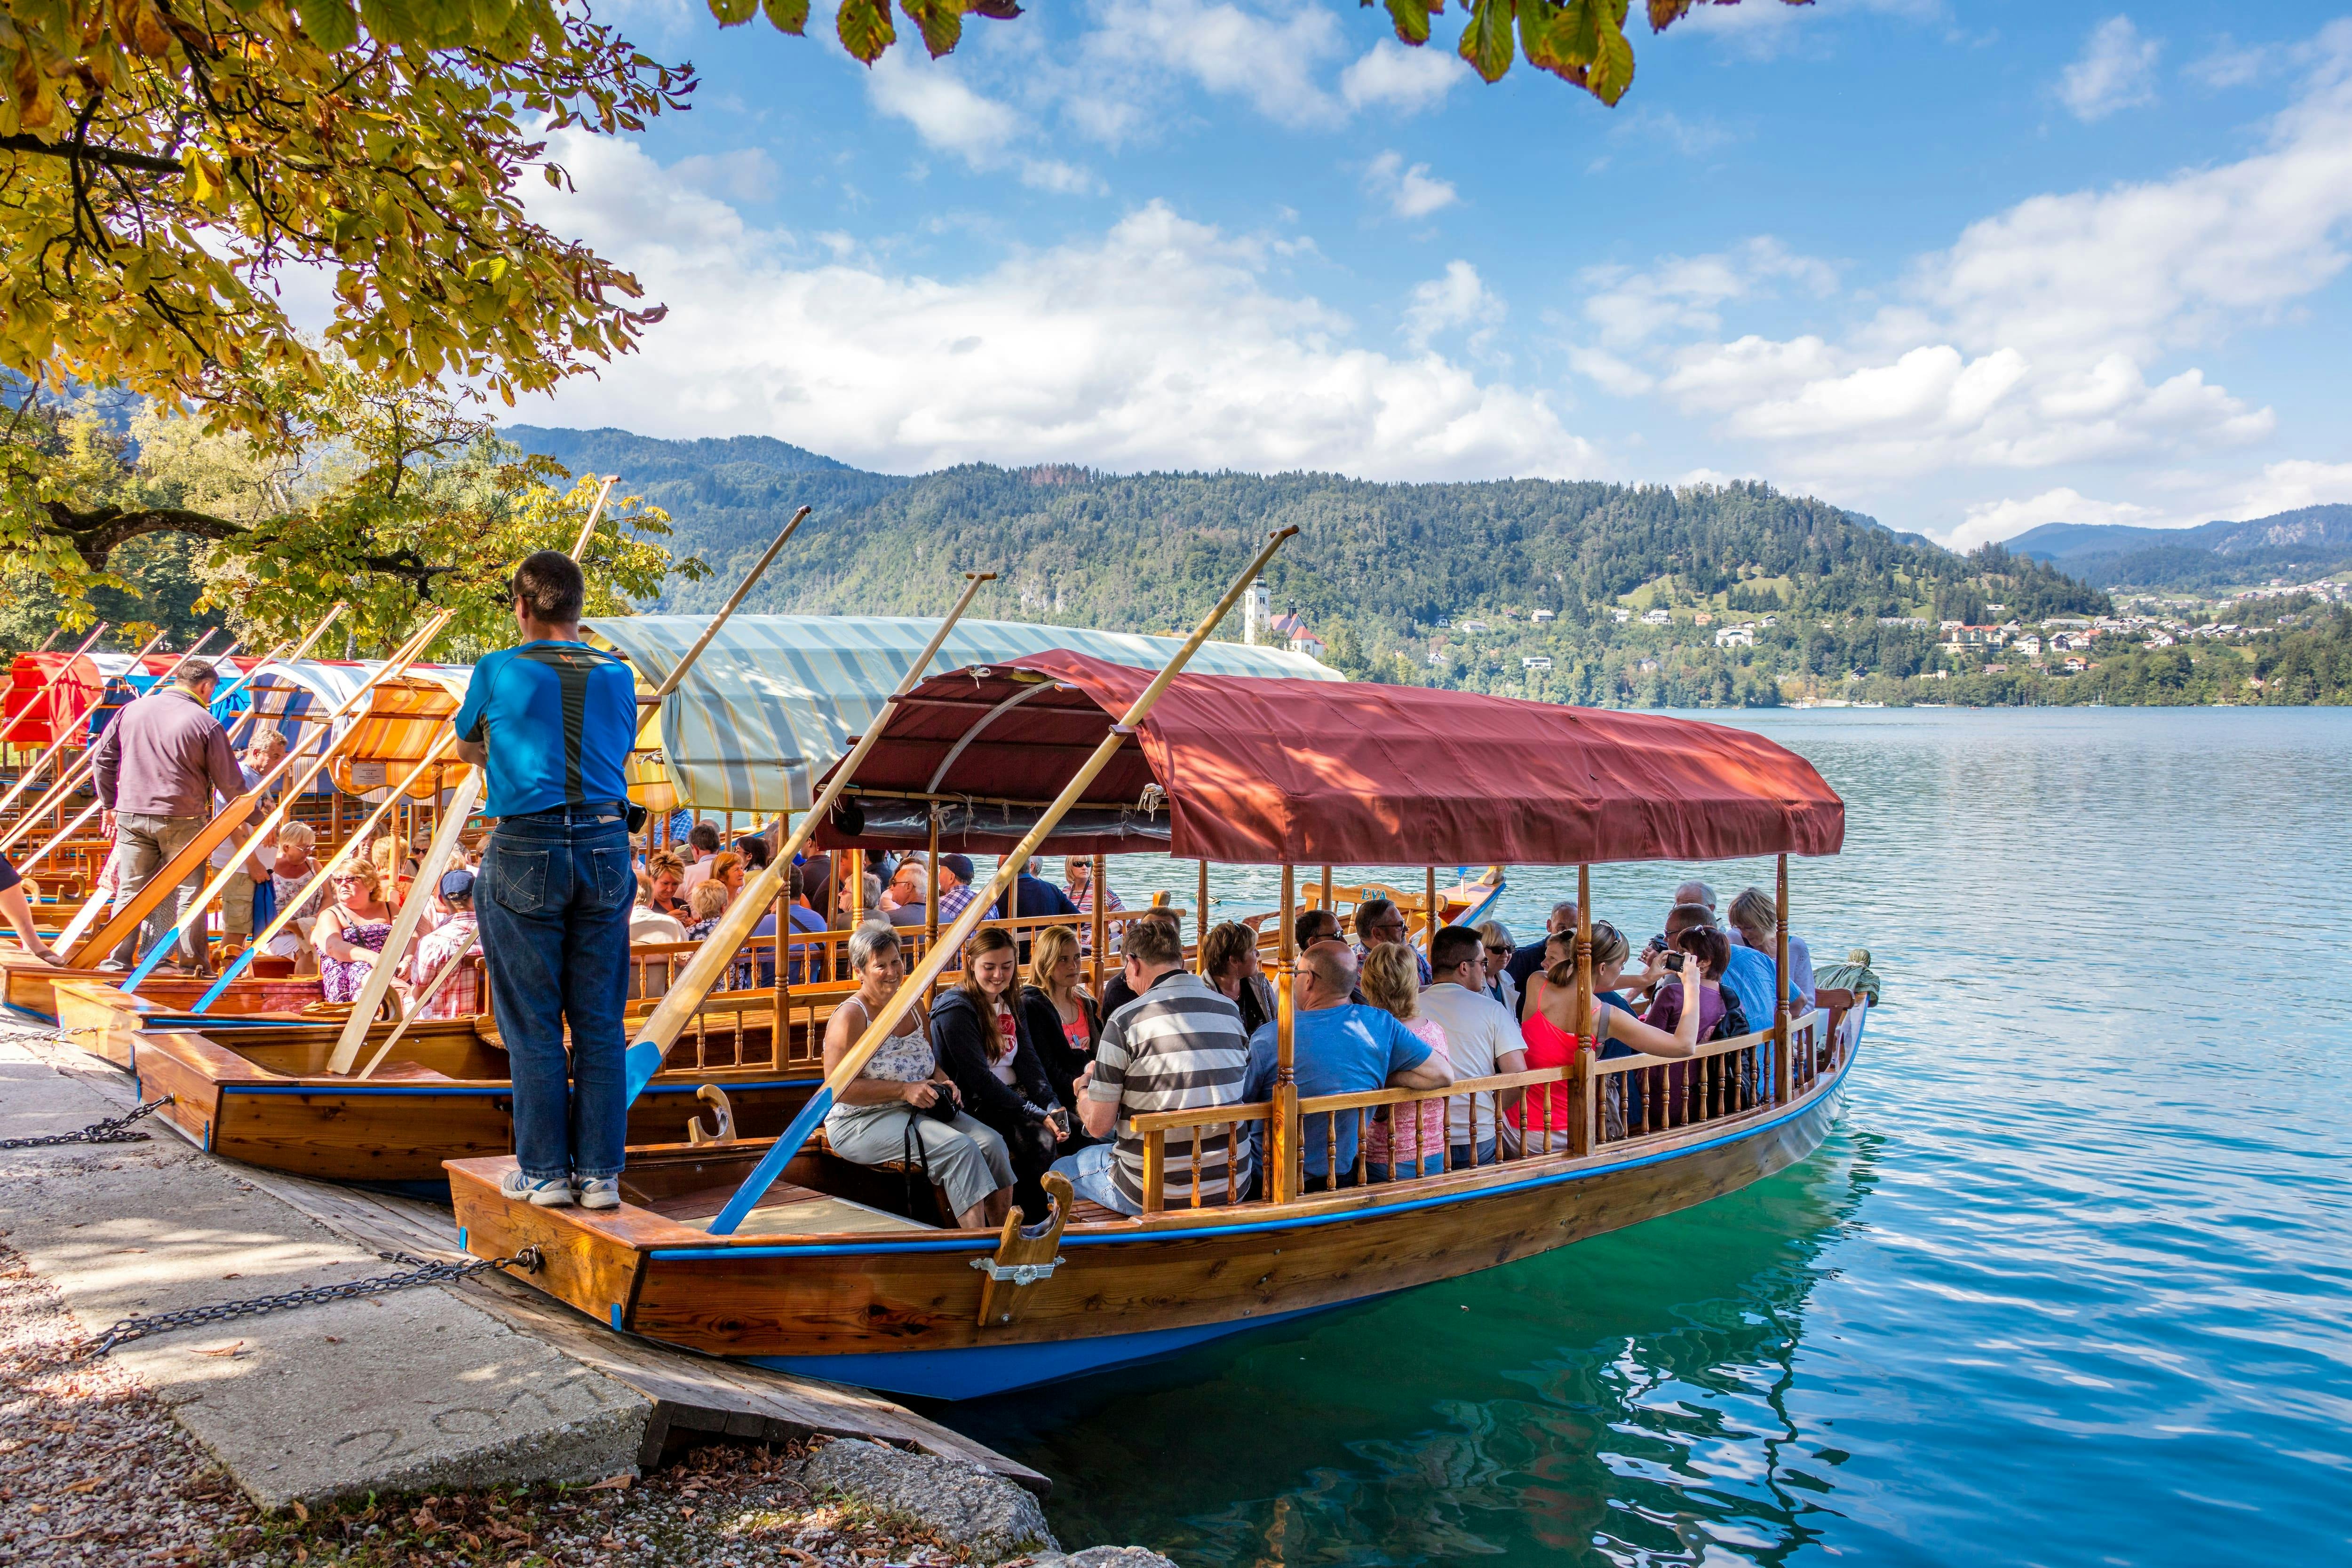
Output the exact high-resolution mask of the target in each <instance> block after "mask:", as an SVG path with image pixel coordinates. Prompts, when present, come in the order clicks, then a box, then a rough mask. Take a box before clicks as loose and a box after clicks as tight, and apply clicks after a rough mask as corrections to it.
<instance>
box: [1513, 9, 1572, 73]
mask: <svg viewBox="0 0 2352 1568" xmlns="http://www.w3.org/2000/svg"><path fill="white" fill-rule="evenodd" d="M1518 9H1519V53H1521V54H1523V55H1525V56H1527V57H1528V64H1529V65H1531V66H1535V67H1537V68H1539V69H1542V70H1548V71H1552V72H1555V73H1557V74H1560V75H1565V74H1567V72H1568V71H1569V69H1570V67H1571V65H1572V64H1573V62H1571V61H1570V60H1569V59H1568V58H1567V57H1564V56H1563V55H1561V54H1560V52H1559V40H1558V37H1557V35H1559V34H1560V33H1562V32H1564V31H1566V30H1567V17H1566V15H1565V13H1563V12H1562V11H1561V9H1560V7H1559V6H1557V5H1552V4H1551V0H1518Z"/></svg>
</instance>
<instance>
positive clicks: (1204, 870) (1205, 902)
mask: <svg viewBox="0 0 2352 1568" xmlns="http://www.w3.org/2000/svg"><path fill="white" fill-rule="evenodd" d="M1095 863H1096V864H1097V865H1100V864H1101V863H1102V862H1100V861H1097V862H1095ZM1197 863H1198V864H1199V866H1200V868H1201V880H1200V884H1199V885H1198V886H1197V887H1195V888H1194V889H1193V896H1194V897H1195V898H1196V899H1198V900H1199V901H1200V903H1199V913H1198V914H1196V915H1194V916H1193V917H1192V932H1193V936H1194V937H1195V939H1196V940H1197V941H1198V942H1199V944H1200V947H1199V951H1198V952H1197V953H1196V954H1195V955H1194V956H1195V957H1196V958H1197V959H1198V960H1199V961H1198V962H1197V963H1195V964H1194V965H1193V966H1192V967H1193V968H1195V969H1197V970H1198V971H1200V974H1201V977H1202V978H1203V979H1205V978H1207V977H1208V974H1209V861H1208V857H1207V856H1205V855H1203V856H1202V858H1201V860H1200V861H1199V862H1197ZM1095 902H1096V903H1097V904H1101V902H1102V894H1099V893H1097V894H1096V895H1095Z"/></svg>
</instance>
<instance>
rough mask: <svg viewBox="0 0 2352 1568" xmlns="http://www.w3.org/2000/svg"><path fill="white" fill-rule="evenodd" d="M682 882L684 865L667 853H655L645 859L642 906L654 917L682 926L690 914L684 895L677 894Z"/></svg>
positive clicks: (684, 863) (684, 873)
mask: <svg viewBox="0 0 2352 1568" xmlns="http://www.w3.org/2000/svg"><path fill="white" fill-rule="evenodd" d="M685 881H686V862H684V861H682V860H680V859H678V858H677V855H675V854H673V853H671V852H669V851H667V850H656V851H655V852H653V853H652V854H650V855H647V856H646V900H645V902H646V908H648V909H650V910H652V911H653V912H654V913H655V914H656V915H668V916H669V917H670V918H671V919H672V920H675V921H677V923H678V924H679V925H685V924H686V922H687V920H688V918H690V917H691V916H692V915H693V914H694V911H693V910H692V909H690V908H688V905H687V902H686V898H685V895H684V894H680V893H679V892H678V886H679V884H680V883H684V882H685Z"/></svg>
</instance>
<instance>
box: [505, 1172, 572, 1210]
mask: <svg viewBox="0 0 2352 1568" xmlns="http://www.w3.org/2000/svg"><path fill="white" fill-rule="evenodd" d="M499 1197H507V1198H529V1199H530V1201H531V1202H532V1203H533V1204H535V1205H537V1206H538V1207H541V1208H568V1207H571V1205H572V1184H571V1183H570V1182H569V1181H567V1180H565V1179H564V1178H563V1177H562V1176H558V1177H556V1178H555V1179H554V1180H552V1181H533V1180H532V1179H531V1178H530V1177H529V1176H525V1175H523V1174H522V1172H520V1171H519V1170H512V1171H509V1172H507V1174H506V1175H505V1176H501V1177H499Z"/></svg>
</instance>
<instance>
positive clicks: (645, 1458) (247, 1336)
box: [0, 1025, 1145, 1556]
mask: <svg viewBox="0 0 2352 1568" xmlns="http://www.w3.org/2000/svg"><path fill="white" fill-rule="evenodd" d="M134 1103H135V1101H134V1099H133V1089H132V1085H131V1082H130V1080H129V1079H127V1078H125V1077H124V1076H122V1075H121V1074H120V1073H118V1072H116V1071H113V1070H112V1069H111V1068H110V1067H108V1066H107V1065H106V1064H104V1063H103V1062H100V1061H97V1060H96V1059H95V1058H92V1057H89V1056H86V1055H84V1054H83V1053H81V1052H80V1051H77V1050H74V1049H73V1048H72V1047H70V1046H68V1045H64V1044H61V1043H58V1042H57V1041H55V1040H52V1039H51V1038H50V1037H49V1036H48V1034H47V1031H45V1030H37V1029H36V1028H33V1027H30V1026H26V1025H0V1138H21V1137H36V1136H42V1135H46V1134H55V1133H61V1132H68V1131H71V1130H73V1129H76V1128H79V1127H82V1126H85V1125H87V1124H91V1123H94V1122H98V1121H100V1120H102V1119H105V1118H108V1117H112V1116H118V1115H120V1114H121V1113H123V1112H124V1111H127V1110H129V1109H131V1107H132V1105H133V1104H134ZM0 1232H5V1241H6V1244H7V1246H8V1247H10V1248H11V1249H15V1250H16V1252H18V1253H20V1254H22V1255H23V1257H24V1258H25V1259H26V1261H27V1263H28V1264H29V1265H30V1267H31V1268H32V1269H33V1270H34V1271H35V1272H36V1273H37V1274H38V1275H39V1276H40V1277H41V1278H42V1279H44V1280H45V1281H47V1282H48V1283H49V1284H50V1285H51V1286H53V1287H54V1288H55V1290H56V1291H58V1294H59V1296H60V1297H62V1299H63V1301H64V1302H65V1304H66V1306H67V1308H68V1310H69V1311H70V1312H72V1313H73V1315H74V1317H75V1318H76V1320H77V1321H78V1322H79V1324H80V1325H81V1327H82V1328H83V1329H84V1330H86V1331H88V1332H89V1333H91V1334H93V1335H99V1334H102V1333H104V1332H105V1331H106V1330H107V1329H108V1328H109V1327H110V1325H112V1324H113V1323H114V1322H117V1321H118V1320H120V1319H122V1318H126V1317H131V1316H135V1315H141V1314H148V1313H156V1312H176V1311H181V1310H184V1309H189V1308H197V1307H203V1306H207V1305H210V1304H213V1303H216V1302H224V1301H241V1300H245V1299H247V1298H253V1297H261V1296H274V1295H278V1294H279V1293H281V1292H285V1291H299V1290H304V1289H314V1288H317V1287H320V1286H327V1285H333V1284H338V1283H341V1282H344V1281H353V1280H360V1279H365V1278H368V1277H370V1276H374V1275H382V1274H390V1273H398V1272H405V1271H406V1270H409V1269H410V1268H412V1267H414V1263H413V1262H410V1261H400V1260H386V1259H384V1258H383V1257H382V1256H380V1254H382V1253H386V1252H394V1253H400V1254H404V1255H406V1257H407V1258H408V1259H410V1260H417V1259H422V1260H446V1261H451V1262H463V1261H467V1260H466V1259H465V1258H464V1256H463V1255H462V1254H461V1253H459V1252H458V1250H457V1237H456V1234H455V1231H454V1229H453V1228H452V1227H451V1224H450V1220H449V1217H448V1213H447V1211H446V1209H444V1208H441V1207H436V1206H435V1205H432V1204H429V1203H425V1202H419V1201H413V1200H408V1199H403V1198H397V1197H380V1196H377V1195H374V1194H371V1193H365V1192H360V1191H356V1190H353V1189H351V1188H345V1187H339V1186H331V1185H329V1184H325V1183H320V1182H312V1181H307V1180H303V1179H300V1178H298V1177H290V1176H279V1175H276V1174H274V1173H270V1172H266V1171H260V1170H257V1169H254V1168H252V1167H249V1166H235V1165H230V1164H228V1163H226V1162H223V1161H219V1160H215V1159H213V1158H211V1157H210V1156H207V1155H204V1154H202V1153H200V1152H199V1151H197V1150H195V1149H194V1148H191V1147H190V1146H188V1145H186V1144H184V1143H183V1142H181V1141H180V1140H179V1139H178V1138H177V1137H175V1136H173V1134H170V1133H169V1132H168V1131H166V1130H164V1129H163V1128H162V1127H160V1125H159V1126H156V1127H155V1128H154V1130H153V1135H152V1136H151V1137H150V1138H149V1139H148V1141H146V1142H143V1143H126V1144H105V1145H58V1146H53V1147H47V1148H38V1149H17V1150H8V1151H0ZM112 1356H113V1359H114V1361H115V1362H116V1363H117V1364H120V1365H121V1366H122V1367H123V1368H125V1369H126V1370H128V1371H129V1372H130V1373H131V1375H134V1376H135V1377H136V1378H137V1379H138V1380H139V1381H140V1382H141V1383H142V1384H144V1385H146V1386H147V1387H149V1388H151V1389H152V1390H153V1391H154V1393H155V1394H156V1395H157V1396H158V1397H159V1398H160V1399H162V1400H163V1403H164V1404H165V1405H166V1406H168V1407H169V1409H170V1410H171V1412H172V1414H173V1416H174V1418H175V1419H177V1420H178V1421H179V1422H180V1424H181V1425H182V1426H183V1427H185V1428H186V1430H187V1431H188V1432H189V1433H190V1434H191V1435H192V1436H193V1437H194V1438H195V1439H196V1441H197V1442H198V1443H200V1444H201V1445H202V1446H203V1448H205V1450H206V1451H208V1452H209V1453H210V1454H211V1455H212V1456H213V1457H214V1458H215V1459H217V1460H218V1462H219V1463H220V1465H221V1466H222V1468H223V1469H225V1470H226V1471H227V1473H228V1474H229V1475H230V1476H231V1477H232V1478H233V1479H235V1481H236V1484H237V1485H238V1486H239V1487H240V1488H242V1489H243V1490H245V1492H246V1493H247V1495H248V1496H249V1497H251V1498H252V1500H254V1501H255V1502H256V1503H257V1504H258V1505H260V1506H261V1507H263V1508H265V1509H277V1508H283V1507H288V1506H290V1505H293V1504H296V1503H301V1504H305V1505H310V1504H315V1503H320V1502H325V1501H329V1500H336V1499H346V1498H352V1497H357V1496H364V1495H365V1494H367V1493H370V1492H386V1493H388V1492H405V1491H418V1490H431V1489H452V1488H482V1487H488V1486H492V1485H497V1484H502V1483H509V1482H531V1481H549V1480H583V1481H584V1480H603V1479H610V1478H613V1477H615V1476H620V1475H633V1474H635V1473H637V1472H639V1471H641V1470H646V1469H651V1468H653V1467H654V1466H656V1464H658V1463H659V1462H661V1460H662V1459H663V1458H664V1456H665V1454H666V1453H672V1452H675V1451H676V1450H677V1449H678V1448H682V1447H685V1446H688V1445H690V1444H693V1443H697V1442H703V1441H708V1440H709V1439H710V1438H712V1437H738V1438H745V1439H751V1440H767V1441H804V1440H806V1439H808V1438H810V1437H819V1436H822V1437H835V1438H862V1439H867V1440H869V1441H871V1442H873V1443H877V1444H880V1445H883V1446H884V1447H885V1448H888V1449H892V1450H897V1451H898V1453H900V1454H903V1455H908V1456H910V1457H911V1456H929V1459H930V1461H935V1462H944V1463H943V1464H940V1465H937V1466H936V1467H934V1466H932V1465H926V1466H922V1467H919V1468H920V1469H926V1470H927V1471H928V1473H929V1474H932V1475H934V1476H937V1475H943V1474H947V1473H949V1472H950V1470H951V1471H952V1472H953V1473H955V1474H958V1475H961V1476H963V1477H967V1478H970V1479H971V1481H972V1482H974V1483H985V1482H987V1481H988V1480H990V1479H995V1480H997V1481H1000V1482H1010V1483H1013V1486H1016V1487H1018V1488H1021V1489H1024V1490H1025V1491H1026V1492H1027V1493H1029V1494H1031V1497H1030V1498H1029V1499H1028V1500H1026V1504H1025V1506H1026V1508H1027V1510H1028V1511H1030V1512H1031V1513H1034V1511H1035V1507H1036V1505H1035V1502H1034V1498H1035V1497H1037V1496H1042V1495H1043V1494H1044V1493H1045V1490H1046V1482H1045V1478H1044V1477H1042V1476H1040V1475H1038V1474H1037V1473H1036V1472H1035V1471H1034V1470H1030V1469H1026V1468H1025V1467H1024V1466H1022V1465H1019V1464H1017V1463H1015V1462H1013V1460H1011V1459H1008V1458H1004V1457H1003V1456H1002V1455H999V1454H996V1453H994V1452H992V1451H991V1450H989V1449H987V1448H983V1447H982V1446H981V1445H979V1444H976V1443H974V1442H972V1441H971V1440H970V1439H968V1438H965V1437H961V1436H959V1435H958V1434H956V1433H955V1432H952V1431H950V1430H949V1429H948V1428H946V1427H941V1426H940V1425H938V1424H937V1423H935V1422H932V1421H929V1420H927V1419H925V1418H924V1417H922V1416H918V1415H916V1414H915V1413H913V1412H912V1411H909V1410H907V1409H904V1408H902V1407H900V1406H898V1405H895V1404H893V1403H891V1402H890V1401H889V1400H887V1399H884V1398H882V1397H879V1396H876V1395H874V1394H871V1393H868V1392H866V1390H863V1389H856V1388H850V1387H845V1386H843V1385H836V1384H827V1383H821V1382H816V1381H814V1380H811V1379H806V1378H796V1377H790V1376H785V1375H781V1374H773V1373H767V1372H762V1371H761V1370H759V1369H756V1368H749V1367H743V1366H740V1365H737V1364H732V1363H728V1362H721V1361H717V1360H712V1359H709V1358H706V1357H700V1356H693V1355H688V1354H683V1353H680V1352H677V1351H672V1350H669V1349H667V1348H664V1347H661V1346H657V1345H654V1344H651V1343H647V1342H646V1341H643V1340H637V1339H633V1338H630V1337H627V1336H625V1335H621V1334H617V1333H613V1332H611V1331H610V1330H607V1329H604V1328H602V1327H600V1326H598V1325H595V1324H593V1323H590V1322H588V1321H587V1320H586V1319H584V1318H582V1317H580V1316H579V1315H577V1314H576V1313H572V1312H569V1311H567V1310H566V1309H565V1308H563V1307H562V1306H561V1305H559V1304H557V1303H554V1302H552V1301H549V1300H548V1299H547V1298H545V1297H544V1296H541V1294H539V1293H538V1292H537V1291H532V1290H531V1289H530V1287H529V1286H527V1285H523V1284H520V1283H517V1282H514V1281H508V1280H506V1279H504V1278H502V1277H500V1276H498V1275H496V1274H492V1275H488V1276H481V1277H477V1278H475V1279H471V1280H467V1281H458V1282H452V1283H446V1284H439V1285H429V1286H424V1287H419V1288H413V1289H409V1290H405V1291H398V1292H396V1293H392V1294H386V1295H380V1296H367V1297H360V1298H356V1299H349V1300H341V1301H327V1302H323V1303H320V1304H313V1305H303V1306H299V1307H297V1308H293V1309H291V1310H288V1311H282V1312H270V1313H268V1314H266V1315H261V1316H256V1317H243V1318H236V1319H234V1320H227V1321H220V1322H198V1323H195V1324H193V1325H191V1326H186V1327H181V1328H175V1329H173V1330H171V1331H169V1332H165V1333H155V1334H152V1335H150V1336H147V1337H143V1338H141V1339H138V1340H135V1341H132V1342H130V1343H126V1344H123V1345H122V1346H121V1347H119V1348H118V1349H116V1350H115V1351H114V1352H113V1353H112ZM852 1447H853V1448H855V1449H861V1450H862V1448H863V1445H853V1446H852ZM882 1457H883V1456H877V1458H882ZM849 1458H851V1455H850V1454H849V1453H845V1454H844V1455H843V1456H842V1457H841V1460H840V1461H836V1462H845V1461H847V1460H849ZM1012 1490H1013V1489H1012V1487H1005V1488H1003V1489H1002V1491H1001V1493H1000V1506H1013V1507H1014V1509H1015V1511H1018V1503H1017V1502H1016V1503H1006V1502H1005V1499H1007V1498H1009V1497H1010V1494H1011V1493H1012ZM1036 1517H1037V1518H1038V1519H1039V1521H1040V1522H1041V1524H1042V1518H1043V1516H1042V1515H1037V1516H1036ZM1047 1539H1048V1540H1050V1537H1047ZM1138 1555H1139V1556H1141V1555H1145V1554H1142V1553H1139V1554H1138Z"/></svg>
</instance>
